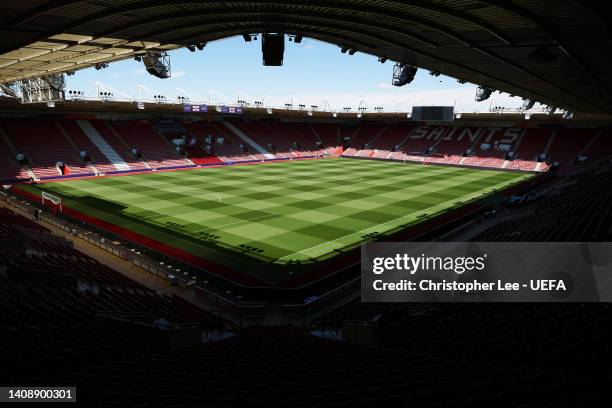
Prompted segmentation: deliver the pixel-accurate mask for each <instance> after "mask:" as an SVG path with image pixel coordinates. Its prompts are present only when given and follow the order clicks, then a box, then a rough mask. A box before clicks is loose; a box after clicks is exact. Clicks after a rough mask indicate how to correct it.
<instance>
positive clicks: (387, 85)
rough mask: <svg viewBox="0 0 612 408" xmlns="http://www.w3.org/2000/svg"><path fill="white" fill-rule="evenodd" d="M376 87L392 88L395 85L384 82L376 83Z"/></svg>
mask: <svg viewBox="0 0 612 408" xmlns="http://www.w3.org/2000/svg"><path fill="white" fill-rule="evenodd" d="M376 87H377V88H380V89H391V88H393V85H391V84H385V83H382V84H378V85H376Z"/></svg>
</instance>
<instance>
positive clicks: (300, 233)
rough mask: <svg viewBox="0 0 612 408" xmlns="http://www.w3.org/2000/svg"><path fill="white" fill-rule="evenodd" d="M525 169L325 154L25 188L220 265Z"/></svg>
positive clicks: (361, 225) (375, 223)
mask: <svg viewBox="0 0 612 408" xmlns="http://www.w3.org/2000/svg"><path fill="white" fill-rule="evenodd" d="M529 177H531V175H530V174H519V173H510V172H502V171H492V170H491V171H489V170H479V169H466V168H458V167H442V166H423V165H418V164H406V163H393V162H383V161H373V160H351V159H332V158H330V159H321V160H302V161H299V160H295V161H286V162H277V163H267V164H260V165H246V166H227V167H218V168H208V169H206V168H204V169H194V170H190V171H175V172H159V173H147V174H136V175H126V176H121V177H107V178H98V179H82V180H68V181H62V182H56V183H45V184H40V185H37V186H27V187H25V189H27V190H29V191H30V192H35V193H36V194H40V190H44V191H47V192H49V193H51V194H54V195H56V196H59V197H61V198H62V202H63V205H64V206H69V207H70V208H72V209H74V210H76V211H79V212H81V213H84V214H87V215H89V216H94V217H96V218H99V219H101V220H104V221H106V222H110V223H112V224H115V225H119V226H121V227H123V228H127V229H129V230H131V231H134V232H137V233H139V234H142V235H145V236H146V237H149V238H153V239H155V240H157V241H160V242H162V243H165V244H168V245H171V246H174V247H176V248H180V249H181V250H184V251H187V252H189V253H191V254H194V255H200V256H208V257H209V258H213V259H215V260H216V261H220V262H222V263H225V264H227V262H226V261H227V258H229V256H228V255H231V254H235V255H236V256H237V257H238V258H243V259H245V258H249V259H251V260H254V259H256V260H258V261H264V263H267V264H268V265H270V264H292V265H295V264H298V263H300V264H304V263H310V262H314V261H319V260H323V259H326V258H329V257H330V256H333V255H334V254H336V253H338V252H339V251H343V250H346V249H349V248H354V247H356V246H358V245H359V244H360V243H361V242H363V241H365V240H368V239H371V238H373V237H380V235H385V234H389V233H391V232H396V231H398V230H400V229H404V228H405V227H407V226H409V225H411V224H414V223H416V222H421V221H423V220H424V219H427V218H430V217H432V216H434V215H437V214H440V213H441V212H444V211H446V210H448V209H449V208H452V207H457V206H460V205H462V204H465V203H466V202H468V201H471V200H474V199H476V198H482V197H483V196H485V195H488V194H491V193H493V192H494V191H495V190H500V189H503V188H506V187H508V186H510V185H513V184H516V183H517V182H520V181H523V180H525V179H527V178H529ZM33 190H34V191H33ZM273 280H276V279H273Z"/></svg>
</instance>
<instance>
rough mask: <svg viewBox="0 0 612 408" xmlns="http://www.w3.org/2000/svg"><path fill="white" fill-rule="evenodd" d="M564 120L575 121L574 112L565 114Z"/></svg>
mask: <svg viewBox="0 0 612 408" xmlns="http://www.w3.org/2000/svg"><path fill="white" fill-rule="evenodd" d="M563 119H566V120H571V119H574V112H570V111H565V112H563Z"/></svg>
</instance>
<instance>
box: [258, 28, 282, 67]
mask: <svg viewBox="0 0 612 408" xmlns="http://www.w3.org/2000/svg"><path fill="white" fill-rule="evenodd" d="M261 52H262V54H263V64H264V65H265V66H273V67H280V66H282V65H283V55H284V54H285V34H284V33H264V34H263V35H262V41H261Z"/></svg>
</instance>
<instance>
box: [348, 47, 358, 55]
mask: <svg viewBox="0 0 612 408" xmlns="http://www.w3.org/2000/svg"><path fill="white" fill-rule="evenodd" d="M356 52H357V50H355V49H353V48H351V49H350V50H349V52H348V54H349V55H355V53H356Z"/></svg>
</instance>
